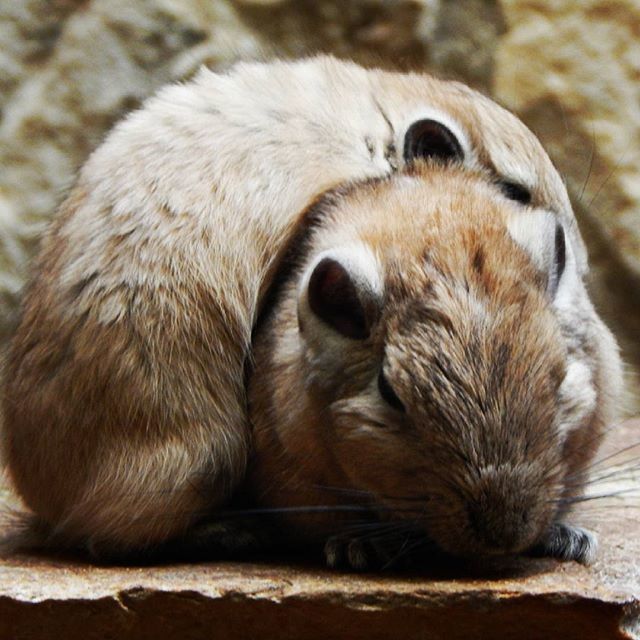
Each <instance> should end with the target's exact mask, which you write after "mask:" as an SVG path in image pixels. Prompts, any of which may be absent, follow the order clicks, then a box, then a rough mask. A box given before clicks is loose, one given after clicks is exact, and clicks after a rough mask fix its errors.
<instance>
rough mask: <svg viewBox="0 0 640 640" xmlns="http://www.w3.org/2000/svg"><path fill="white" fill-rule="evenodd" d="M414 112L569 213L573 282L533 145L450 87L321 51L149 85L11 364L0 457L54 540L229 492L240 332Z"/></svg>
mask: <svg viewBox="0 0 640 640" xmlns="http://www.w3.org/2000/svg"><path fill="white" fill-rule="evenodd" d="M425 110H426V112H428V113H430V114H431V113H433V112H434V110H435V112H437V113H441V114H442V116H443V117H444V118H448V119H449V120H451V122H452V125H451V126H453V127H455V128H456V130H457V131H459V132H460V136H461V137H462V138H464V140H463V142H464V145H465V146H466V149H467V152H468V153H467V154H466V159H465V166H466V167H467V169H469V170H471V171H481V170H483V171H485V172H487V175H488V176H491V177H492V179H493V178H496V179H497V178H504V179H514V180H517V181H519V182H522V183H523V184H526V185H527V186H528V187H529V188H530V189H531V192H532V194H533V199H534V202H535V203H536V204H538V205H540V206H543V207H548V208H551V209H552V210H553V211H555V213H556V215H557V216H559V217H560V218H561V219H563V220H564V222H565V224H566V225H567V227H568V228H569V229H570V230H571V231H570V234H571V236H572V242H573V245H574V250H575V254H576V256H577V262H578V266H579V270H580V272H581V273H582V272H584V270H585V268H586V261H585V257H584V250H583V247H582V242H581V240H580V238H579V235H578V234H577V230H576V229H575V225H574V220H573V215H572V212H571V209H570V206H569V202H568V198H567V196H566V192H565V190H564V188H563V186H562V183H561V181H560V179H559V177H558V175H557V173H556V172H555V171H554V169H553V167H552V165H551V163H550V161H549V160H548V158H547V156H546V155H545V154H544V152H543V151H542V149H541V148H540V145H539V143H538V142H537V141H536V139H535V138H534V137H533V136H532V135H531V134H530V132H529V131H528V130H527V129H526V128H525V127H524V126H523V125H522V124H521V123H520V122H519V121H518V120H517V119H516V118H514V117H513V116H512V115H510V114H509V113H508V112H506V111H504V110H503V109H501V108H500V107H498V106H496V105H495V104H493V103H492V102H490V101H489V100H487V99H486V98H483V97H482V96H480V95H479V94H477V93H474V92H472V91H471V90H469V89H467V88H466V87H463V86H461V85H459V84H455V83H445V82H441V81H438V80H435V79H433V78H431V77H429V76H425V75H415V74H412V75H400V74H392V73H383V72H378V71H365V70H363V69H361V68H359V67H357V66H356V65H353V64H349V63H345V62H338V61H336V60H334V59H331V58H326V57H320V58H315V59H311V60H307V61H302V62H296V63H284V62H274V63H272V64H267V65H265V64H241V65H238V66H237V67H235V68H234V69H233V70H232V71H231V72H229V73H228V74H221V75H219V74H215V73H212V72H210V71H208V70H203V71H202V72H201V73H200V74H199V75H198V76H197V77H196V78H195V79H194V80H193V81H191V82H189V83H186V84H182V85H175V86H171V87H168V88H165V89H163V90H162V91H160V93H159V94H158V95H157V96H155V97H153V98H152V99H150V100H149V101H148V102H147V103H146V105H145V106H144V107H143V108H142V109H141V110H140V111H137V112H135V113H133V114H131V115H130V116H129V117H128V118H127V119H126V120H124V121H123V122H122V123H120V124H119V125H118V126H117V127H116V128H115V129H114V131H113V132H112V133H111V134H110V136H109V137H108V138H107V140H106V141H105V142H104V144H103V145H102V146H101V147H100V148H99V149H98V150H97V151H96V152H95V153H94V154H93V155H92V157H91V158H90V159H89V160H88V162H87V163H86V165H85V166H84V168H83V169H82V171H81V172H80V176H79V179H78V182H77V184H76V186H75V187H74V188H73V190H72V192H71V194H70V195H69V197H68V199H67V201H66V202H65V203H64V204H63V205H62V207H61V210H60V212H59V214H58V216H57V219H56V221H55V222H54V224H53V226H52V228H51V230H50V232H49V233H48V235H47V236H46V238H45V239H44V241H43V245H42V251H41V254H40V257H39V259H38V260H37V262H36V264H35V267H34V275H33V278H32V281H31V283H30V285H29V287H28V289H27V291H26V294H25V299H24V305H23V313H22V320H21V322H20V326H19V328H18V330H17V333H16V335H15V337H14V339H13V342H12V345H11V348H10V351H9V355H8V360H7V367H6V372H5V379H6V386H5V388H4V390H3V412H4V425H5V433H4V452H5V456H6V459H7V462H8V466H9V470H10V472H11V475H12V477H13V480H14V482H15V486H16V488H17V490H18V492H19V493H20V495H21V496H22V497H23V498H24V500H25V502H26V504H27V505H28V506H29V507H30V508H31V509H32V510H33V511H34V512H35V513H37V514H38V515H39V516H40V517H41V519H42V520H43V521H44V522H45V523H47V524H48V525H49V526H50V527H51V528H52V529H53V530H54V532H57V533H58V534H59V536H60V537H61V538H64V539H67V540H71V541H79V542H82V543H87V544H89V545H91V546H93V547H94V548H103V549H105V550H106V551H110V550H116V551H117V550H128V549H138V548H142V547H145V546H149V545H154V544H156V543H159V542H162V541H164V540H166V539H168V538H170V537H172V536H175V535H178V534H180V533H181V532H183V531H184V530H185V529H186V528H188V527H189V526H190V525H191V524H192V523H193V522H194V521H196V520H197V519H198V518H200V517H201V516H202V515H203V513H204V512H206V511H208V510H211V509H214V508H216V507H217V506H219V505H220V504H223V503H224V502H225V501H226V500H227V499H228V497H229V496H230V495H231V492H232V491H233V489H234V487H235V486H236V485H237V484H238V482H239V481H240V480H241V478H242V477H243V475H244V472H245V464H246V458H247V452H248V449H249V432H248V427H247V416H246V406H245V405H246V397H245V389H244V378H243V372H244V367H245V362H246V360H247V358H248V357H249V355H250V351H251V332H252V329H253V327H254V325H255V323H256V320H257V318H258V314H259V312H260V309H261V307H262V305H263V303H264V300H265V296H266V295H267V293H268V291H269V290H270V287H271V284H272V282H273V279H274V278H275V276H276V274H277V273H278V271H279V268H280V264H281V260H282V258H283V255H284V253H285V251H286V248H287V247H288V246H289V244H290V242H291V239H292V238H293V237H294V236H295V234H296V233H297V232H298V231H299V229H300V228H301V225H303V224H304V223H303V213H302V212H303V211H304V210H305V208H306V207H307V206H308V205H309V204H310V203H311V202H312V201H313V199H314V198H316V197H317V196H319V195H320V194H322V193H323V192H325V191H326V190H327V189H330V188H333V187H335V186H337V185H341V184H344V183H349V182H352V181H361V180H366V179H371V178H378V177H381V176H386V175H392V174H394V173H395V172H397V171H398V170H402V169H403V165H404V162H403V157H402V139H403V136H404V132H405V131H406V129H407V127H408V126H409V125H410V124H411V122H412V120H413V119H415V118H416V117H421V114H422V113H424V112H425ZM513 171H515V173H516V175H510V172H513ZM464 206H465V202H463V201H461V202H460V203H459V205H458V208H459V209H460V211H458V210H457V209H456V211H457V213H458V214H459V215H464ZM416 215H418V216H420V215H421V214H420V212H416ZM385 237H386V236H385ZM351 366H353V367H357V366H358V365H357V363H356V362H354V363H353V364H352V365H351ZM294 377H295V376H294ZM317 410H318V412H320V411H321V407H317ZM305 446H307V447H309V449H310V451H312V450H313V445H312V443H308V444H305ZM309 455H311V453H310V454H309Z"/></svg>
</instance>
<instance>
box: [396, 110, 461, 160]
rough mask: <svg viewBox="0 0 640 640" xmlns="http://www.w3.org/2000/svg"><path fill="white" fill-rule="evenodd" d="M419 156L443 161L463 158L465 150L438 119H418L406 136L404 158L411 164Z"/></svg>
mask: <svg viewBox="0 0 640 640" xmlns="http://www.w3.org/2000/svg"><path fill="white" fill-rule="evenodd" d="M417 158H423V159H429V158H432V159H435V160H441V161H443V162H452V161H455V160H463V159H464V152H463V150H462V145H461V144H460V141H459V140H458V138H457V137H456V136H455V134H454V133H453V132H452V131H451V129H449V128H448V127H446V126H445V125H443V124H442V123H441V122H438V121H437V120H431V119H424V120H417V121H416V122H414V123H413V124H412V125H411V126H410V127H409V128H408V129H407V133H406V134H405V137H404V160H405V162H406V163H408V164H410V163H411V162H413V161H414V160H416V159H417Z"/></svg>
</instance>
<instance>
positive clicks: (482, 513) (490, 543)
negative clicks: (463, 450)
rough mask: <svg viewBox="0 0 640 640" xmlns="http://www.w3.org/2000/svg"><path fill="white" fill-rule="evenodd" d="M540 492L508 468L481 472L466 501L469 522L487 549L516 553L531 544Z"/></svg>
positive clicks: (536, 529) (537, 520) (538, 515)
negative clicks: (473, 492)
mask: <svg viewBox="0 0 640 640" xmlns="http://www.w3.org/2000/svg"><path fill="white" fill-rule="evenodd" d="M540 505H541V502H540V496H539V495H536V493H535V490H534V489H533V487H532V486H531V483H530V482H527V479H526V477H524V478H523V477H522V475H520V476H519V475H518V474H517V473H514V472H513V470H511V469H505V470H494V469H489V470H486V471H485V472H484V473H482V474H481V480H480V482H479V485H478V491H477V494H476V496H475V498H474V499H472V500H470V501H469V502H468V503H467V514H468V518H469V524H470V526H471V528H472V530H473V532H474V533H475V535H476V539H477V541H478V542H479V543H480V546H481V547H483V548H484V549H485V550H486V552H487V553H516V552H520V551H523V550H525V549H526V548H528V547H530V546H531V545H532V544H533V543H534V542H535V540H536V538H537V537H538V533H539V531H540V520H541V508H540Z"/></svg>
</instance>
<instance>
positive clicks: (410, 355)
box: [249, 163, 619, 568]
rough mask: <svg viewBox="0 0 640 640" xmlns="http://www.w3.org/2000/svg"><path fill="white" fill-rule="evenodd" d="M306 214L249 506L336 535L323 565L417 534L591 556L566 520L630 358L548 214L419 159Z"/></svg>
mask: <svg viewBox="0 0 640 640" xmlns="http://www.w3.org/2000/svg"><path fill="white" fill-rule="evenodd" d="M312 215H313V218H314V225H313V229H312V230H311V231H310V232H309V236H308V238H307V239H306V241H305V243H303V244H302V246H301V247H300V248H299V252H298V255H297V256H295V257H293V256H292V257H291V260H292V261H293V264H294V267H293V268H292V270H291V273H290V274H289V275H288V277H287V278H286V279H285V281H284V282H283V283H282V284H281V285H280V290H279V292H278V294H277V296H276V301H275V302H274V304H273V307H272V308H271V310H270V311H268V312H266V314H265V318H264V319H263V324H262V325H261V326H260V328H259V330H258V332H257V334H256V336H255V339H254V345H253V367H254V371H255V373H254V374H253V375H252V376H251V378H250V383H249V400H250V416H251V422H252V424H253V427H254V451H255V454H254V461H253V465H252V467H251V473H250V476H249V477H250V479H251V482H250V486H251V488H252V491H253V492H254V495H255V496H257V500H258V502H259V503H260V504H261V505H263V506H266V507H271V508H275V509H276V510H282V513H283V515H280V519H281V520H283V521H284V522H285V523H286V524H284V525H283V529H284V530H290V531H295V532H297V534H298V536H299V537H301V538H302V539H306V540H309V541H315V542H316V543H321V542H323V541H324V540H328V541H329V542H328V544H327V546H326V548H325V553H326V556H327V560H328V561H329V563H330V564H340V563H346V564H348V565H351V566H353V567H356V568H364V567H365V566H367V565H370V564H371V563H372V562H375V561H376V559H378V560H379V558H376V557H375V556H376V554H381V555H382V558H387V561H390V560H392V559H393V557H394V554H397V553H400V552H399V551H398V550H399V549H401V548H402V547H403V545H404V546H407V544H408V542H407V540H408V539H411V540H412V542H411V544H410V545H409V546H412V545H414V544H417V545H418V546H419V545H420V541H419V539H418V541H416V539H415V537H416V535H417V536H422V537H423V538H424V540H430V541H432V542H435V543H436V545H437V546H438V547H439V548H440V549H443V550H446V551H448V552H450V553H452V554H455V555H491V554H498V553H519V552H523V551H526V550H529V549H532V548H535V549H537V550H538V551H540V552H542V553H544V554H545V555H554V556H557V557H565V558H567V557H570V558H572V559H577V560H580V561H583V562H589V561H590V560H591V559H592V558H593V553H594V551H595V540H594V539H593V538H592V537H591V535H590V534H589V533H588V532H586V531H584V530H581V529H579V528H575V527H570V526H568V525H566V524H565V522H564V518H565V516H566V512H567V511H568V508H567V507H568V505H569V504H571V501H572V500H573V499H574V498H575V497H576V496H577V495H579V494H580V492H581V491H582V488H583V483H584V480H585V478H584V473H585V470H586V468H587V467H588V464H589V462H590V461H591V459H592V457H593V455H594V453H595V451H596V450H597V448H598V445H599V443H600V439H601V437H602V434H603V431H604V428H605V426H606V425H607V423H608V421H609V420H610V419H611V417H612V410H613V407H612V404H611V403H612V402H614V401H615V398H616V393H617V389H618V379H619V362H618V361H617V356H616V346H615V342H614V341H613V339H612V338H611V335H610V334H609V332H608V330H607V329H606V327H604V325H603V324H602V322H601V321H600V320H599V319H598V317H597V315H596V314H595V312H594V310H593V308H592V307H591V305H590V304H589V302H588V298H587V296H586V292H585V290H584V286H583V284H582V282H581V280H580V278H579V277H578V272H577V264H576V261H575V255H574V253H573V250H572V248H571V245H570V244H567V245H564V244H563V240H562V239H561V238H562V236H561V227H560V226H559V225H558V222H557V217H556V216H555V215H551V214H550V213H549V212H547V211H544V210H543V209H540V208H536V207H534V206H526V207H524V206H523V205H521V204H519V203H515V202H512V201H510V200H508V199H507V198H506V197H505V196H504V195H503V194H502V193H501V191H500V190H499V189H498V188H497V187H496V186H495V185H493V184H492V183H491V181H490V180H487V175H486V173H483V172H479V173H478V172H470V171H468V170H466V169H464V168H463V167H459V166H458V167H455V166H453V167H452V166H447V167H437V166H433V165H431V166H429V165H421V164H420V163H418V164H417V165H416V167H414V169H413V170H411V171H407V172H404V175H396V176H392V177H390V178H386V179H382V180H374V181H370V182H369V183H368V184H366V185H361V186H360V187H359V188H354V189H352V190H346V191H344V192H342V193H338V194H331V195H330V196H329V197H328V198H327V199H326V200H324V201H322V202H320V203H318V204H316V205H315V208H314V211H313V214H312ZM558 248H560V249H559V251H558ZM565 251H566V255H561V256H560V259H559V256H558V254H559V253H561V254H564V253H565ZM554 253H555V256H554ZM558 262H561V263H562V264H561V265H560V266H558ZM325 278H326V279H327V280H326V281H325V280H324V279H325ZM336 309H337V311H336ZM354 318H355V319H356V322H358V323H359V325H358V326H359V327H360V328H361V331H359V332H358V333H357V334H354V332H353V331H352V328H351V327H352V325H351V324H350V323H349V319H354ZM305 505H307V506H309V507H310V510H309V513H307V514H305V513H304V509H301V507H303V506H305ZM314 505H324V506H325V508H324V509H323V510H322V511H320V512H314V511H313V506H314ZM349 505H351V506H353V507H354V508H353V513H350V511H349ZM292 507H293V509H292ZM332 507H333V508H332ZM365 508H366V509H365ZM290 509H292V511H288V510H290ZM363 520H364V521H365V522H366V523H367V524H364V525H363V524H362V522H363ZM376 521H380V522H381V525H380V527H379V528H376V525H375V522H376ZM394 522H395V524H393V523H394ZM385 523H386V524H385ZM350 532H351V533H350ZM358 532H359V533H358ZM363 540H364V541H365V543H364V544H362V541H363ZM373 540H376V541H378V542H379V543H380V545H379V546H380V547H381V548H378V549H371V547H372V544H371V542H372V541H373ZM394 544H395V546H396V548H395V551H394ZM385 546H386V547H390V548H386V549H385V548H384V547H385ZM372 554H373V555H374V557H371V556H372ZM400 555H402V554H401V553H400Z"/></svg>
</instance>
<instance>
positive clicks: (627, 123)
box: [0, 0, 640, 408]
mask: <svg viewBox="0 0 640 640" xmlns="http://www.w3.org/2000/svg"><path fill="white" fill-rule="evenodd" d="M316 51H331V52H333V53H335V54H336V55H339V56H343V57H350V58H353V59H355V60H357V61H359V62H361V63H363V64H367V65H381V66H384V67H388V68H401V69H405V68H421V69H427V70H432V71H436V72H437V73H439V74H441V75H445V76H450V77H451V76H453V77H458V78H461V79H463V80H466V81H467V82H469V83H471V84H473V85H474V86H476V87H478V88H480V89H483V90H485V91H487V92H488V93H490V94H491V95H493V96H494V97H495V98H496V99H498V100H499V101H500V102H502V103H504V104H505V105H506V106H508V107H509V108H511V109H513V110H514V111H516V112H517V113H518V114H519V115H521V117H523V119H524V120H525V121H526V122H527V123H528V124H529V125H530V126H531V127H532V128H533V129H534V131H535V132H536V133H537V134H538V135H539V136H540V138H541V139H542V141H543V142H544V144H545V145H546V146H547V148H548V149H549V151H550V153H551V154H552V156H553V158H554V160H555V161H556V163H557V165H558V167H559V169H560V171H561V172H562V173H563V175H564V176H565V179H566V181H567V184H568V186H569V189H570V191H571V193H572V196H573V198H574V202H575V204H576V208H577V212H578V215H579V217H580V220H581V223H582V226H583V229H584V231H585V233H586V235H587V237H588V240H589V245H590V249H591V253H592V261H593V264H594V276H593V286H594V297H595V299H596V301H597V303H598V305H599V307H600V308H601V309H602V311H603V313H604V314H605V315H606V316H607V318H608V320H609V321H610V323H611V324H612V326H613V327H614V328H615V330H616V332H617V333H618V335H619V337H620V339H621V342H622V344H623V346H624V349H625V356H626V359H627V361H629V362H630V365H631V366H630V369H629V377H630V380H631V385H630V387H631V388H632V389H635V388H638V386H639V385H640V382H639V380H640V378H638V373H637V372H638V371H639V370H640V369H639V367H640V341H639V340H638V336H639V335H640V175H639V174H640V155H639V154H640V4H639V3H638V2H637V0H626V1H622V0H621V1H613V0H612V1H610V2H605V1H602V0H601V1H598V0H584V1H581V2H576V1H574V0H395V1H389V0H179V1H178V0H144V1H143V0H140V1H138V2H131V0H20V1H18V0H0V167H2V169H1V171H0V337H1V336H2V335H3V334H4V335H6V333H7V331H8V329H9V328H10V326H11V324H12V323H13V322H14V320H15V314H16V309H17V304H18V299H19V290H20V287H21V285H22V283H23V282H24V279H25V274H26V272H27V268H28V267H27V265H28V259H29V256H30V255H32V254H33V251H34V248H35V245H36V239H37V237H38V235H39V233H40V232H41V229H42V226H43V224H44V223H45V222H46V220H47V219H48V218H49V217H50V215H51V213H52V212H53V210H54V209H55V206H56V204H57V203H58V202H59V201H60V199H61V198H62V197H63V194H64V192H65V190H66V189H67V188H68V186H69V184H70V183H71V181H72V180H73V176H74V174H75V172H76V170H77V168H78V166H79V165H80V164H81V163H82V162H83V161H84V159H85V158H86V157H87V155H88V154H89V153H90V151H91V150H92V149H93V148H94V147H95V146H96V145H97V144H98V143H99V142H100V140H101V138H102V137H103V136H104V134H105V132H106V131H107V130H108V129H109V127H110V126H111V125H112V124H113V122H114V121H115V120H117V119H118V118H119V117H121V115H122V114H123V113H125V112H126V111H127V110H129V109H131V108H132V107H134V106H135V105H137V104H138V103H139V102H140V101H141V100H142V99H143V98H145V97H146V96H147V95H149V94H150V93H152V92H153V91H154V90H155V89H156V88H157V87H159V86H160V85H162V84H164V83H166V82H168V81H170V80H174V79H179V78H181V77H185V76H187V75H189V74H190V73H192V72H193V71H194V70H195V69H196V68H197V67H198V66H199V65H200V64H202V63H206V64H209V65H212V66H215V67H224V66H226V65H229V64H231V63H232V62H233V61H234V60H236V59H238V58H255V57H264V56H270V55H273V54H279V55H287V56H300V55H307V54H309V53H312V52H316ZM633 376H636V377H635V379H634V378H633ZM638 406H639V405H637V404H636V408H638Z"/></svg>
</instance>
